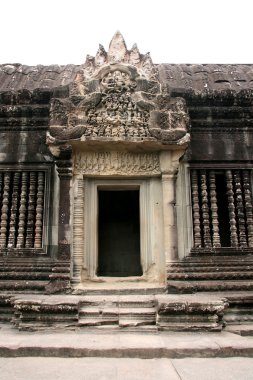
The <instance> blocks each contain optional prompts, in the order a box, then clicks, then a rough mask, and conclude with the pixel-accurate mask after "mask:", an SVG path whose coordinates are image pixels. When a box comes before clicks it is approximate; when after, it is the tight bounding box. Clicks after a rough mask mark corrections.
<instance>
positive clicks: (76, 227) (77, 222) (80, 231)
mask: <svg viewBox="0 0 253 380" xmlns="http://www.w3.org/2000/svg"><path fill="white" fill-rule="evenodd" d="M74 197H75V202H74V224H73V258H74V262H73V279H74V280H77V281H78V282H80V275H81V268H82V264H83V253H84V241H85V237H84V180H83V178H79V179H77V189H76V192H75V196H74Z"/></svg>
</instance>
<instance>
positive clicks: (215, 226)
mask: <svg viewBox="0 0 253 380" xmlns="http://www.w3.org/2000/svg"><path fill="white" fill-rule="evenodd" d="M209 189H210V202H211V216H212V231H213V247H214V248H220V246H221V243H220V234H219V220H218V206H217V195H216V183H215V173H214V172H213V170H211V171H210V173H209Z"/></svg>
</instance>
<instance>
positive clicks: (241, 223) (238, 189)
mask: <svg viewBox="0 0 253 380" xmlns="http://www.w3.org/2000/svg"><path fill="white" fill-rule="evenodd" d="M234 186H235V196H236V209H237V218H238V230H239V242H240V246H241V247H247V237H246V228H245V215H244V207H243V198H242V186H241V176H240V172H239V170H236V171H235V172H234Z"/></svg>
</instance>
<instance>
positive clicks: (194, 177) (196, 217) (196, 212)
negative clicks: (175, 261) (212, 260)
mask: <svg viewBox="0 0 253 380" xmlns="http://www.w3.org/2000/svg"><path fill="white" fill-rule="evenodd" d="M191 185H192V209H193V230H194V247H195V248H200V247H201V245H202V243H201V228H200V207H199V188H198V172H197V170H196V169H195V170H192V172H191Z"/></svg>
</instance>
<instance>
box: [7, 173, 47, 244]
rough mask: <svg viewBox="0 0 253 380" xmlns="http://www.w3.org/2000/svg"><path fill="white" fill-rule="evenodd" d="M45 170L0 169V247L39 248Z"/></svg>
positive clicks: (41, 236)
mask: <svg viewBox="0 0 253 380" xmlns="http://www.w3.org/2000/svg"><path fill="white" fill-rule="evenodd" d="M45 183H46V172H45V171H35V170H33V171H32V170H17V171H15V170H11V171H10V170H1V171H0V249H1V250H8V249H9V250H11V249H30V248H33V249H37V248H38V249H41V248H42V239H43V220H44V203H45V202H44V198H45Z"/></svg>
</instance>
